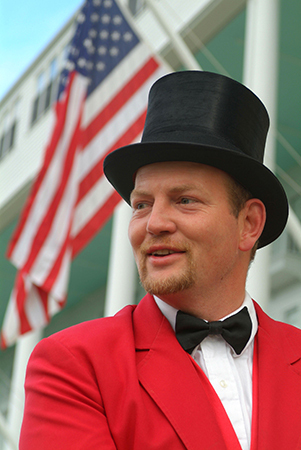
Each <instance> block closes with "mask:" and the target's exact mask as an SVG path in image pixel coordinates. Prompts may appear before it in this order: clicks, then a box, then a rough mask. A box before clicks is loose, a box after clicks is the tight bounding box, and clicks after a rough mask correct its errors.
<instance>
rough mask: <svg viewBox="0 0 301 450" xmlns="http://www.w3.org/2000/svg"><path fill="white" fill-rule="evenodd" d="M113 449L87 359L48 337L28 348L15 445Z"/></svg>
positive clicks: (60, 449) (61, 449)
mask: <svg viewBox="0 0 301 450" xmlns="http://www.w3.org/2000/svg"><path fill="white" fill-rule="evenodd" d="M68 448H72V450H81V449H85V450H86V449H89V450H94V449H95V450H96V449H97V450H100V449H101V450H116V446H115V443H114V440H113V438H112V435H111V433H110V429H109V424H108V421H107V418H106V415H105V411H104V407H103V402H102V398H101V394H100V390H99V386H98V383H97V378H96V374H95V371H94V368H93V363H92V362H91V360H90V359H89V357H88V356H87V355H86V354H85V352H83V351H82V350H81V349H77V348H75V349H74V348H72V346H71V347H68V346H66V345H65V344H64V343H63V342H60V341H58V340H57V339H55V338H53V337H50V338H47V339H44V340H42V341H41V342H40V343H39V344H38V345H37V347H36V348H35V350H34V352H33V353H32V355H31V357H30V360H29V364H28V369H27V375H26V381H25V410H24V418H23V424H22V429H21V436H20V447H19V449H20V450H37V449H43V450H53V449H56V450H66V449H68Z"/></svg>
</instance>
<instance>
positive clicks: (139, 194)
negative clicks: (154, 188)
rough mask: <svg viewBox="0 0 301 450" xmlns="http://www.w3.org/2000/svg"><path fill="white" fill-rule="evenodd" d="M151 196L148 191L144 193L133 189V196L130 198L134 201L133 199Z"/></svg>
mask: <svg viewBox="0 0 301 450" xmlns="http://www.w3.org/2000/svg"><path fill="white" fill-rule="evenodd" d="M149 195H150V194H149V193H148V192H146V191H142V190H140V189H133V190H132V192H131V196H130V201H131V200H132V198H133V197H135V196H136V197H147V196H149Z"/></svg>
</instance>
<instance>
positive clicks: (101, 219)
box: [72, 191, 121, 259]
mask: <svg viewBox="0 0 301 450" xmlns="http://www.w3.org/2000/svg"><path fill="white" fill-rule="evenodd" d="M120 200H121V197H120V195H119V194H118V193H117V192H116V191H113V192H112V195H111V196H110V197H109V198H108V199H107V201H106V202H105V203H104V204H103V206H102V207H101V208H100V209H99V210H98V211H97V212H96V214H94V216H93V217H92V219H91V220H90V221H89V222H88V223H87V224H86V225H85V226H84V227H83V228H82V229H81V230H80V232H79V233H78V234H77V235H76V236H75V237H74V240H73V246H72V259H74V258H75V257H76V256H77V255H78V253H79V252H80V251H81V250H82V249H83V248H84V247H85V246H86V245H87V244H88V243H89V242H90V241H91V240H92V239H93V237H94V236H95V235H96V234H97V233H98V231H99V230H100V228H101V227H103V226H104V225H105V223H106V222H107V221H108V219H109V218H110V217H111V215H112V214H113V211H114V209H115V207H116V205H117V204H118V203H119V202H120Z"/></svg>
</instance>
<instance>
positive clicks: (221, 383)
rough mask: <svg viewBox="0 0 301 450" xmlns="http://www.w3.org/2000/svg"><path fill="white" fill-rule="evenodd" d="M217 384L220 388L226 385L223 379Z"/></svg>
mask: <svg viewBox="0 0 301 450" xmlns="http://www.w3.org/2000/svg"><path fill="white" fill-rule="evenodd" d="M219 384H220V385H221V387H222V388H226V387H227V386H228V385H227V383H226V382H225V380H221V381H220V382H219Z"/></svg>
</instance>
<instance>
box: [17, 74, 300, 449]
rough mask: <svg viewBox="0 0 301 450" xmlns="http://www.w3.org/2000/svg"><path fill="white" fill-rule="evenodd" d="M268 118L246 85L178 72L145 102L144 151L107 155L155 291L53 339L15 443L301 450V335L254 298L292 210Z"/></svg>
mask: <svg viewBox="0 0 301 450" xmlns="http://www.w3.org/2000/svg"><path fill="white" fill-rule="evenodd" d="M267 129H268V115H267V112H266V110H265V108H264V106H263V105H262V103H261V102H260V100H259V99H258V98H257V97H256V96H255V95H254V94H253V93H252V92H250V91H249V90H248V89H247V88H245V87H244V86H242V85H241V84H239V83H237V82H236V81H234V80H231V79H229V78H227V77H223V76H220V75H217V74H212V73H206V72H198V71H192V72H178V73H174V74H169V75H167V76H165V77H163V78H161V79H160V80H158V81H157V82H156V83H155V84H154V85H153V87H152V89H151V91H150V97H149V107H148V113H147V119H146V124H145V129H144V134H143V137H142V142H141V143H137V144H133V145H130V146H127V147H123V148H121V149H118V150H116V151H115V152H113V153H111V154H110V155H109V156H108V157H107V159H106V161H105V166H104V168H105V173H106V176H107V177H108V179H109V181H110V182H111V183H112V184H113V186H114V187H115V188H116V189H117V191H118V192H119V193H120V194H121V196H122V197H123V198H124V199H125V200H126V201H127V202H128V203H131V206H132V209H133V216H132V219H131V222H130V226H129V238H130V241H131V245H132V247H133V251H134V255H135V259H136V262H137V266H138V269H139V274H140V278H141V282H142V284H143V286H144V287H145V289H146V291H148V294H147V295H146V297H144V298H143V299H142V300H141V301H140V303H139V305H138V306H137V307H136V306H128V307H126V308H124V309H123V310H121V311H120V312H119V313H118V314H117V315H116V316H114V317H113V318H112V317H111V318H105V319H98V320H95V321H92V322H89V323H83V324H80V325H77V326H75V327H72V328H70V329H68V330H64V331H62V332H60V333H57V334H55V335H53V336H51V337H50V338H48V339H45V340H43V341H42V342H41V343H40V344H38V346H37V348H36V349H35V351H34V353H33V355H32V357H31V360H30V363H29V367H28V372H27V380H26V404H25V414H24V422H23V427H22V433H21V440H20V449H21V450H29V449H40V448H43V449H46V450H48V449H66V448H70V449H95V450H96V449H105V450H111V449H118V450H163V449H164V450H166V449H172V450H180V449H190V450H193V449H194V450H200V449H203V450H209V449H218V450H225V449H228V450H239V449H243V450H245V449H251V450H255V449H259V450H269V449H273V450H274V449H286V448H289V449H300V448H301V431H300V430H301V331H300V330H298V329H296V328H294V327H291V326H289V325H286V324H281V323H277V322H275V321H273V320H272V319H270V318H269V317H268V316H267V315H266V314H265V313H264V312H263V311H262V310H261V309H260V307H259V306H258V305H257V304H256V303H255V302H253V301H252V300H251V299H250V297H249V295H248V294H247V293H246V292H245V282H246V276H247V271H248V267H249V264H250V261H251V260H252V258H253V257H254V252H255V250H256V248H257V247H259V248H260V247H263V246H265V245H267V244H269V243H271V242H272V241H274V240H275V239H276V238H277V237H278V236H279V235H280V234H281V232H282V230H283V228H284V226H285V223H286V220H287V211H288V207H287V200H286V196H285V193H284V190H283V188H282V186H281V185H280V183H279V181H278V180H277V178H276V177H275V176H274V175H273V174H272V173H271V172H270V171H269V170H268V169H267V168H266V167H265V166H264V165H263V164H262V160H263V152H264V145H265V139H266V134H267Z"/></svg>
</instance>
